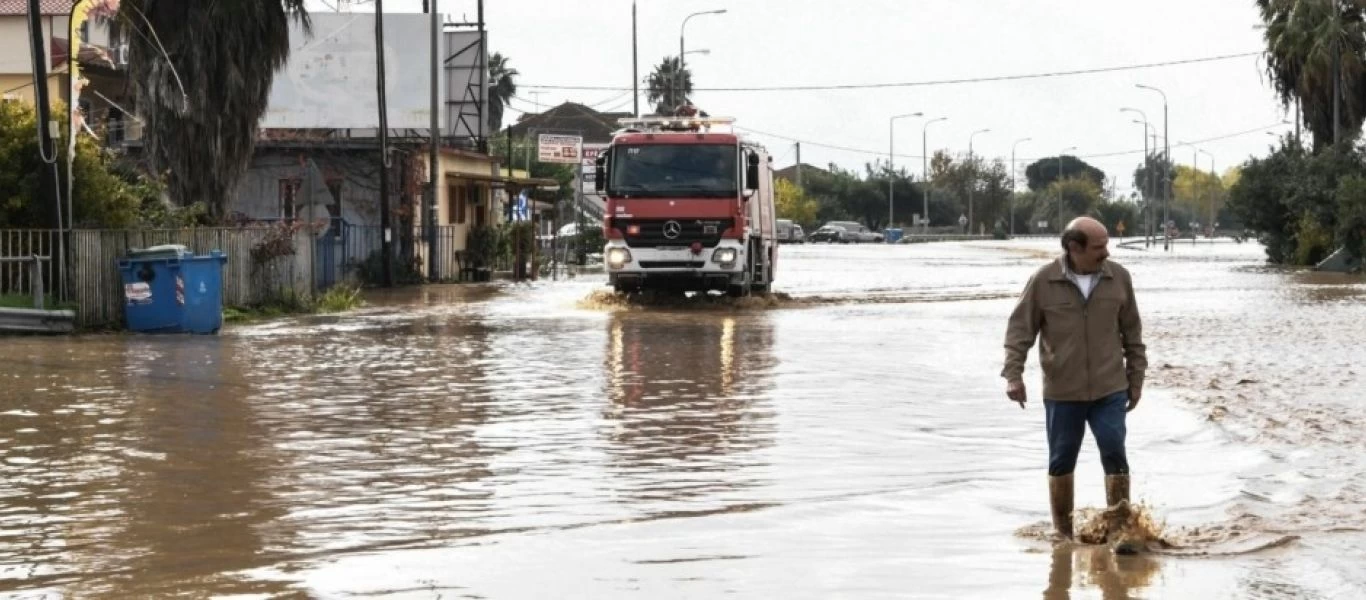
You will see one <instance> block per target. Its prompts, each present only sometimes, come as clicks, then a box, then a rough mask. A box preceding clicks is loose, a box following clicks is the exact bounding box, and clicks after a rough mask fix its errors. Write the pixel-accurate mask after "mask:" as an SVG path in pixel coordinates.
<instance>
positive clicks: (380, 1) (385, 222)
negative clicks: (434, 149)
mask: <svg viewBox="0 0 1366 600" xmlns="http://www.w3.org/2000/svg"><path fill="white" fill-rule="evenodd" d="M433 1H435V0H433ZM375 76H376V79H377V80H378V82H377V83H376V85H375V88H376V89H375V94H376V95H377V96H378V103H379V206H380V210H379V218H380V223H379V226H380V230H381V232H382V233H381V236H382V237H381V238H380V258H381V260H383V261H384V264H383V266H381V267H380V274H381V275H380V281H381V283H382V284H383V285H384V287H393V286H394V273H393V264H394V261H393V246H392V245H391V242H390V233H389V115H388V110H389V103H388V99H387V98H385V95H384V0H375ZM428 254H430V250H429V251H428Z"/></svg>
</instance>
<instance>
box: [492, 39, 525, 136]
mask: <svg viewBox="0 0 1366 600" xmlns="http://www.w3.org/2000/svg"><path fill="white" fill-rule="evenodd" d="M518 75H521V73H518V72H517V69H509V68H508V59H507V57H506V56H503V55H502V54H500V53H498V52H494V53H493V56H490V57H489V125H491V126H492V130H493V131H498V130H499V129H502V128H503V109H504V108H505V107H506V106H507V105H508V100H511V99H512V97H513V96H516V95H517V81H516V77H517V76H518Z"/></svg>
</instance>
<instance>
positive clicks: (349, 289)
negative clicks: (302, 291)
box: [223, 285, 365, 324]
mask: <svg viewBox="0 0 1366 600" xmlns="http://www.w3.org/2000/svg"><path fill="white" fill-rule="evenodd" d="M364 305H365V300H363V299H362V298H361V291H360V287H358V286H351V285H336V286H332V287H331V288H328V290H327V291H326V292H323V293H322V294H321V295H318V296H303V297H300V296H293V295H290V296H287V297H283V298H279V299H277V300H275V301H273V302H268V303H265V304H261V305H257V306H227V307H224V308H223V322H224V323H236V324H241V323H254V322H257V321H269V320H271V319H278V318H281V317H288V316H295V315H314V314H323V313H338V312H344V311H348V310H352V309H355V308H360V307H361V306H364Z"/></svg>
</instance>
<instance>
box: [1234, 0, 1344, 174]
mask: <svg viewBox="0 0 1366 600" xmlns="http://www.w3.org/2000/svg"><path fill="white" fill-rule="evenodd" d="M1257 8H1258V9H1259V11H1260V12H1261V18H1262V23H1263V24H1264V26H1265V33H1264V34H1263V37H1264V39H1265V41H1266V74H1267V76H1268V77H1269V78H1270V79H1271V83H1272V85H1273V86H1275V88H1276V93H1277V95H1278V96H1279V97H1280V100H1281V104H1282V106H1284V107H1286V108H1287V109H1288V108H1289V107H1290V105H1291V103H1294V102H1299V104H1300V107H1301V112H1302V113H1303V115H1302V120H1303V123H1304V125H1305V126H1306V127H1308V128H1309V131H1310V133H1311V134H1313V136H1314V151H1315V152H1318V151H1320V150H1322V149H1324V148H1326V147H1327V146H1329V145H1331V144H1332V143H1333V126H1334V123H1333V97H1334V85H1333V83H1334V73H1335V72H1340V73H1341V75H1340V77H1339V78H1338V82H1339V83H1340V85H1339V86H1338V87H1339V91H1338V98H1339V99H1340V101H1341V103H1340V114H1339V116H1338V121H1337V125H1338V126H1339V127H1340V128H1341V130H1342V136H1343V137H1342V139H1343V140H1344V141H1345V140H1350V139H1353V138H1355V137H1356V135H1357V133H1358V132H1359V131H1360V129H1361V124H1362V120H1363V119H1366V28H1363V7H1362V5H1361V3H1360V2H1358V1H1356V0H1353V1H1351V2H1343V1H1342V0H1257ZM1335 59H1336V60H1335Z"/></svg>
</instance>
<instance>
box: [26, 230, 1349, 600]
mask: <svg viewBox="0 0 1366 600" xmlns="http://www.w3.org/2000/svg"><path fill="white" fill-rule="evenodd" d="M1055 247H1056V245H1055V242H1053V241H1050V240H1023V241H1014V242H990V243H987V242H980V243H963V244H929V245H911V246H892V247H888V246H861V247H858V246H856V247H843V246H840V247H836V246H806V247H793V248H788V247H785V248H783V253H782V258H781V264H780V266H779V268H780V269H781V271H780V278H781V281H780V285H778V286H777V287H778V289H779V290H780V291H781V292H782V293H783V294H785V296H783V297H779V298H776V299H772V300H762V301H747V303H742V304H741V305H738V306H737V305H734V304H732V303H726V302H717V303H713V305H709V306H700V307H699V306H639V305H630V304H626V303H621V302H618V301H615V300H612V299H607V300H606V301H604V299H603V298H602V296H600V295H598V296H595V295H594V294H595V292H596V291H599V290H601V286H600V279H599V278H600V276H596V277H593V276H590V277H586V278H579V279H575V280H570V281H561V282H540V283H536V284H532V285H520V286H513V285H502V286H489V287H477V286H471V287H455V286H432V287H427V288H422V289H416V290H400V291H396V292H388V293H378V292H376V293H373V294H371V295H370V301H371V303H372V306H371V307H370V308H367V309H364V310H362V311H359V312H356V313H352V314H347V315H341V316H331V317H311V318H305V319H295V320H287V321H281V322H275V323H267V324H259V325H251V326H239V327H231V328H229V329H228V330H226V331H225V332H224V333H223V335H221V336H218V337H144V336H124V335H96V336H81V337H73V338H38V337H24V338H7V339H3V340H0V348H3V351H0V476H2V477H0V596H4V597H15V598H44V597H46V598H159V597H170V596H177V597H189V598H207V597H217V598H277V597H279V598H296V597H299V598H309V597H316V598H348V597H366V598H369V597H386V598H438V597H440V598H445V599H450V598H594V599H596V598H627V597H630V598H718V597H737V598H861V599H862V598H906V597H914V598H1041V597H1042V598H1049V599H1060V598H1139V597H1143V598H1356V597H1361V596H1362V595H1363V594H1366V569H1363V568H1362V566H1361V565H1362V564H1366V560H1363V556H1364V555H1366V533H1363V529H1366V436H1363V434H1362V429H1361V423H1363V422H1366V404H1364V403H1363V401H1362V398H1363V396H1366V393H1363V392H1366V377H1364V376H1363V368H1364V367H1363V366H1362V362H1363V361H1362V357H1363V356H1366V355H1363V352H1362V350H1361V347H1362V344H1361V342H1362V338H1363V336H1364V335H1366V325H1363V323H1366V282H1363V280H1361V279H1360V278H1351V277H1345V276H1329V275H1321V274H1312V273H1304V272H1296V271H1285V270H1277V269H1272V268H1267V267H1265V266H1262V264H1263V260H1262V254H1261V250H1260V248H1259V247H1257V246H1255V245H1252V244H1233V243H1220V244H1208V243H1204V244H1199V245H1194V246H1192V245H1189V244H1184V245H1178V246H1177V247H1176V249H1175V251H1174V252H1172V253H1162V252H1160V251H1158V252H1144V251H1137V250H1126V249H1116V250H1114V254H1113V256H1114V258H1115V259H1116V260H1119V261H1121V262H1123V263H1124V264H1126V265H1127V266H1128V267H1129V268H1130V270H1131V271H1132V272H1133V274H1134V280H1135V283H1136V286H1137V292H1138V298H1139V302H1140V306H1141V309H1142V311H1143V313H1144V317H1145V325H1146V333H1147V338H1148V342H1149V357H1150V361H1151V365H1152V366H1151V371H1150V372H1149V377H1148V380H1149V382H1150V383H1149V386H1148V389H1147V393H1146V395H1145V398H1144V401H1143V403H1142V405H1141V406H1140V407H1139V409H1138V410H1137V411H1135V412H1134V413H1132V414H1131V415H1130V421H1129V430H1130V451H1129V454H1130V460H1131V463H1132V468H1133V472H1134V481H1133V490H1134V494H1133V495H1134V497H1135V500H1136V501H1138V502H1141V503H1143V505H1144V511H1145V512H1144V513H1143V514H1145V515H1147V516H1148V517H1149V518H1150V519H1151V520H1152V523H1151V526H1150V528H1151V529H1152V531H1151V532H1150V533H1151V534H1152V536H1153V537H1154V538H1155V539H1156V538H1160V539H1161V540H1162V541H1163V543H1164V544H1165V545H1166V547H1164V548H1163V549H1162V551H1160V552H1159V551H1154V552H1150V553H1145V554H1142V555H1138V556H1115V555H1114V554H1112V553H1110V552H1109V551H1108V550H1106V549H1104V548H1099V547H1084V546H1083V547H1059V548H1054V547H1053V546H1052V545H1051V544H1049V543H1048V542H1047V541H1045V540H1044V539H1043V535H1042V533H1043V532H1045V531H1046V529H1047V527H1046V520H1047V518H1048V512H1047V499H1046V495H1047V494H1046V481H1045V467H1044V465H1045V462H1046V456H1045V454H1046V448H1045V443H1044V434H1043V410H1042V406H1041V404H1040V403H1039V402H1037V401H1035V402H1031V403H1030V404H1029V406H1028V409H1027V410H1023V411H1022V410H1020V409H1019V408H1018V407H1017V406H1016V405H1015V404H1013V403H1010V402H1008V401H1006V399H1005V398H1004V395H1003V386H1002V382H1001V381H1000V379H999V378H998V376H997V373H998V371H999V369H1000V361H1001V339H1002V333H1003V329H1004V325H1005V319H1006V315H1007V313H1008V311H1009V310H1010V308H1011V304H1012V297H1013V295H1014V294H1015V293H1016V292H1017V291H1018V290H1019V289H1020V288H1021V287H1022V286H1023V284H1024V281H1025V279H1026V278H1027V277H1028V275H1029V274H1030V272H1031V271H1032V269H1033V268H1034V267H1035V266H1036V265H1037V264H1039V262H1040V261H1041V260H1044V259H1045V258H1043V257H1046V256H1048V255H1049V254H1051V252H1052V249H1053V248H1055ZM1034 360H1035V359H1034V357H1033V356H1031V361H1030V362H1031V367H1030V370H1029V371H1028V372H1027V382H1028V383H1029V384H1030V386H1031V391H1032V392H1034V394H1035V395H1034V396H1033V397H1035V398H1037V391H1038V390H1039V384H1038V377H1039V374H1038V371H1037V367H1036V366H1035V365H1034ZM1089 443H1090V442H1088V444H1089ZM1077 477H1078V484H1077V485H1078V499H1077V505H1078V507H1079V508H1090V509H1095V508H1097V507H1098V506H1099V505H1100V504H1101V501H1102V499H1103V496H1104V490H1103V486H1102V473H1101V469H1100V465H1099V460H1098V458H1097V457H1096V456H1095V452H1094V450H1092V449H1091V448H1090V447H1089V446H1088V448H1087V450H1086V451H1085V452H1084V453H1083V456H1082V458H1081V461H1080V463H1079V467H1078V474H1077ZM1155 549H1156V547H1155Z"/></svg>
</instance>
